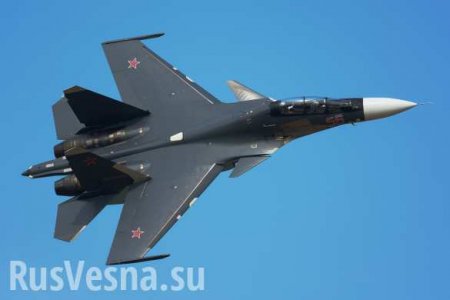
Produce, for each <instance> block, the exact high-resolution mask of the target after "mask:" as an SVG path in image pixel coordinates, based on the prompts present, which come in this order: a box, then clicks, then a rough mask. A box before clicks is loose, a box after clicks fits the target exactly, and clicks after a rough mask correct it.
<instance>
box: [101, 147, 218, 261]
mask: <svg viewBox="0 0 450 300" xmlns="http://www.w3.org/2000/svg"><path fill="white" fill-rule="evenodd" d="M195 147H196V146H195V145H187V146H186V147H179V148H178V147H174V148H168V149H165V151H156V152H150V153H142V154H139V155H142V157H146V158H147V159H148V160H149V163H150V165H151V173H152V180H151V181H148V182H146V183H142V184H140V185H138V186H135V187H132V188H131V189H130V191H129V193H128V194H127V196H126V198H125V200H124V206H123V208H122V213H121V216H120V220H119V224H118V226H117V230H116V234H115V237H114V241H113V244H112V247H111V250H110V254H109V257H108V261H107V264H110V265H111V264H120V263H129V262H135V261H141V260H142V259H146V258H144V255H145V254H146V253H147V252H148V251H149V250H150V249H151V248H152V247H153V246H154V245H155V244H156V243H157V242H158V241H159V240H160V239H161V238H162V236H163V235H164V234H165V233H166V232H167V231H168V230H169V229H170V228H171V227H172V226H173V225H174V224H175V223H176V221H177V220H178V219H179V218H180V217H181V216H182V215H183V213H184V212H186V210H187V209H188V208H189V207H190V206H192V204H193V203H194V202H195V201H196V199H197V197H199V196H200V194H201V193H202V192H203V191H204V190H205V189H206V188H207V186H208V185H209V184H210V183H211V182H212V181H213V180H214V179H215V178H216V177H217V175H219V173H220V172H221V171H222V170H223V167H222V166H221V165H218V164H215V163H208V162H204V161H203V158H202V157H203V155H202V154H204V152H202V151H198V149H197V148H195Z"/></svg>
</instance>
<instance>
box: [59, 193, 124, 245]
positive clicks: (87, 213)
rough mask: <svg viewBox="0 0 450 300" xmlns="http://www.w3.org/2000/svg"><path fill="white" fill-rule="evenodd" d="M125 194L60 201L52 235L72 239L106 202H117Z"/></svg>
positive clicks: (64, 239)
mask: <svg viewBox="0 0 450 300" xmlns="http://www.w3.org/2000/svg"><path fill="white" fill-rule="evenodd" d="M125 194H126V193H120V194H114V195H103V196H97V197H93V198H89V199H80V198H79V197H74V198H72V199H69V200H67V201H65V202H63V203H60V204H59V205H58V214H57V217H56V225H55V233H54V237H55V238H57V239H59V240H62V241H66V242H70V241H72V240H73V239H74V238H76V237H77V235H78V234H80V233H81V231H82V230H83V229H84V228H85V227H86V226H87V225H88V224H89V223H90V222H91V221H92V220H93V219H94V218H95V217H96V216H97V215H98V214H99V213H100V212H101V211H102V210H103V208H105V206H106V205H107V204H108V203H112V202H117V201H116V200H117V198H120V197H122V198H123V197H124V196H125ZM113 200H114V201H113ZM118 202H120V200H119V201H118Z"/></svg>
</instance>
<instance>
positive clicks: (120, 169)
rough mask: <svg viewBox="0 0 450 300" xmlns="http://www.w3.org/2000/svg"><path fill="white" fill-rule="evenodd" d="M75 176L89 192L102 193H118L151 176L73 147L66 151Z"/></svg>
mask: <svg viewBox="0 0 450 300" xmlns="http://www.w3.org/2000/svg"><path fill="white" fill-rule="evenodd" d="M65 154H66V157H67V160H68V161H69V165H70V168H72V170H73V172H74V174H75V176H77V178H78V180H79V181H80V184H81V186H82V187H83V188H84V189H85V190H86V191H88V192H99V193H101V194H111V193H117V192H119V191H120V190H122V189H123V188H125V187H126V186H129V185H131V184H133V183H137V182H143V181H146V180H149V179H150V176H148V175H145V174H143V173H140V172H138V171H134V170H132V169H130V168H127V167H125V166H124V165H120V164H117V163H115V162H113V161H111V160H108V159H106V158H103V157H101V156H98V155H96V154H94V153H91V152H88V151H86V150H84V149H82V148H72V149H70V150H68V151H66V153H65Z"/></svg>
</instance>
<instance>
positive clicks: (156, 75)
mask: <svg viewBox="0 0 450 300" xmlns="http://www.w3.org/2000/svg"><path fill="white" fill-rule="evenodd" d="M162 35H163V34H154V35H148V36H141V37H136V38H130V39H125V40H116V41H109V42H105V43H103V50H104V51H105V54H106V57H107V59H108V62H109V65H110V67H111V71H112V73H113V75H114V79H115V81H116V84H117V87H118V88H119V92H120V95H121V97H122V101H124V102H126V103H128V104H131V105H134V106H136V107H139V108H141V109H144V110H149V111H150V112H156V111H157V112H158V114H164V112H172V113H173V112H174V111H176V110H179V109H180V107H181V106H187V107H190V109H195V107H196V106H197V107H198V106H204V105H211V104H215V103H218V102H219V100H217V99H216V98H215V97H214V96H212V95H211V94H210V93H208V92H207V91H206V90H204V89H203V88H201V87H200V86H199V85H197V84H196V83H194V82H193V81H192V80H191V79H190V78H189V77H187V76H186V75H184V74H183V73H181V72H180V71H178V70H177V68H175V67H173V66H171V65H170V64H169V63H167V62H166V61H164V60H163V59H162V58H161V57H159V56H158V55H157V54H155V53H154V52H153V51H151V50H150V49H148V48H147V47H146V46H145V45H144V44H143V43H142V42H141V41H140V40H143V39H149V38H156V37H160V36H162ZM172 115H173V114H172Z"/></svg>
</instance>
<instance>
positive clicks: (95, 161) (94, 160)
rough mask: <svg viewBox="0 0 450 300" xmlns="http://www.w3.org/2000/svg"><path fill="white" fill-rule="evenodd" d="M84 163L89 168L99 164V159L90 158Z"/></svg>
mask: <svg viewBox="0 0 450 300" xmlns="http://www.w3.org/2000/svg"><path fill="white" fill-rule="evenodd" d="M84 163H85V164H86V166H88V167H90V166H93V165H95V164H96V163H97V157H95V156H91V157H88V158H86V159H85V160H84Z"/></svg>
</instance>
